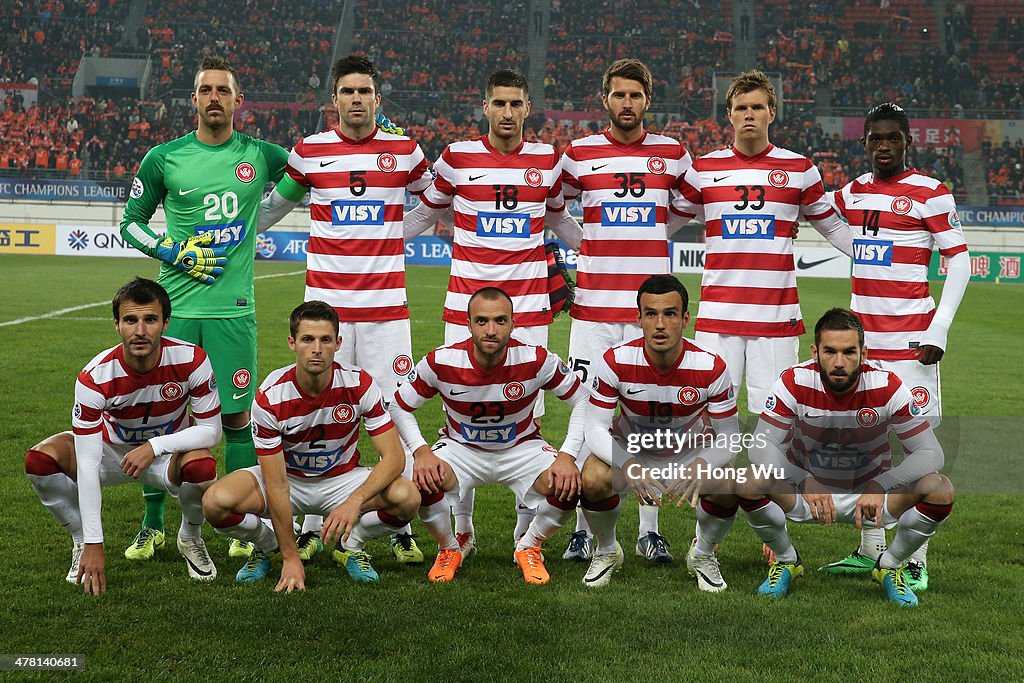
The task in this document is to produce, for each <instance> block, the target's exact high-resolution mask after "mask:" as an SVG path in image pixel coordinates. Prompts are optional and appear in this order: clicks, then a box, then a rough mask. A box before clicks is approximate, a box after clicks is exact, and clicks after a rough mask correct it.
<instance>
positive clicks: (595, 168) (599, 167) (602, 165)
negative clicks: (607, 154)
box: [590, 164, 608, 171]
mask: <svg viewBox="0 0 1024 683" xmlns="http://www.w3.org/2000/svg"><path fill="white" fill-rule="evenodd" d="M607 165H608V164H601V165H600V166H591V167H590V170H591V171H596V170H598V169H601V168H604V167H605V166H607Z"/></svg>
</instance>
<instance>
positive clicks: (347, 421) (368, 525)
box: [203, 301, 420, 593]
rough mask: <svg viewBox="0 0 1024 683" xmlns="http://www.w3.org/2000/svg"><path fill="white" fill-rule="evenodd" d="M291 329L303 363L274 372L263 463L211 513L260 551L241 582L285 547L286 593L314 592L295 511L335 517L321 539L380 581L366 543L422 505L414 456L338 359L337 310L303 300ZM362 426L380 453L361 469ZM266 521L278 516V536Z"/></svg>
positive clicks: (220, 526) (356, 576) (223, 489)
mask: <svg viewBox="0 0 1024 683" xmlns="http://www.w3.org/2000/svg"><path fill="white" fill-rule="evenodd" d="M289 329H290V332H291V334H290V336H289V337H288V346H289V347H290V348H291V350H292V351H294V352H295V363H294V364H293V365H289V366H287V367H284V368H280V369H278V370H275V371H274V372H271V373H270V374H269V375H268V376H267V378H266V379H265V380H264V381H263V384H262V385H261V386H260V388H259V391H258V392H257V393H256V400H255V402H254V404H253V409H252V429H253V438H254V440H255V443H256V454H257V455H258V456H259V464H258V465H257V466H255V467H249V468H247V469H242V470H238V471H236V472H232V473H231V474H229V475H227V476H226V477H224V478H223V479H222V480H220V481H219V482H217V484H215V485H214V486H212V487H210V490H209V491H207V492H206V495H205V496H204V497H203V509H204V510H205V512H206V516H207V519H209V520H210V524H211V525H213V526H214V527H215V528H216V529H217V531H218V532H219V533H222V534H224V535H226V536H230V537H232V538H236V539H238V540H240V541H247V542H252V543H254V544H255V545H256V550H254V551H253V554H252V555H251V556H250V557H249V561H248V562H247V563H246V564H245V566H243V567H242V568H241V569H240V570H239V571H238V573H237V575H236V576H235V580H236V581H239V582H242V583H251V582H254V581H259V580H261V579H263V578H265V577H266V576H267V574H268V573H270V564H271V563H270V554H271V553H276V552H278V551H280V555H281V563H282V567H281V578H280V580H279V581H278V583H277V590H278V591H281V590H285V591H287V592H289V593H290V592H291V591H292V590H302V589H304V588H305V576H306V575H305V570H304V569H303V567H302V561H301V560H300V559H299V550H298V547H297V546H296V542H295V532H294V529H293V528H292V515H300V514H311V515H324V516H325V517H326V519H325V520H324V525H323V529H322V530H321V532H320V537H321V538H322V539H323V541H324V542H325V543H329V544H333V543H335V542H337V544H338V546H339V550H340V551H341V552H340V553H339V555H340V558H339V563H340V564H342V565H343V566H344V567H345V569H346V570H347V571H348V574H349V576H350V577H351V578H352V580H353V581H357V582H371V581H376V580H377V579H378V578H379V577H378V576H377V572H376V571H374V569H373V567H372V566H371V564H370V556H369V554H368V553H366V551H365V550H364V549H363V548H364V546H365V545H366V541H367V540H369V539H371V538H377V537H380V536H386V535H388V534H390V533H393V532H394V531H395V529H401V528H402V527H403V526H405V525H406V524H407V523H408V522H409V520H411V519H412V517H413V515H415V514H416V509H417V508H418V507H419V504H420V497H419V494H418V493H417V491H416V487H415V486H413V485H412V482H410V481H409V480H408V479H403V478H402V477H401V476H400V475H401V474H402V469H403V468H404V467H405V455H404V454H403V451H402V444H401V443H400V442H399V440H398V431H397V430H396V429H395V426H394V424H393V423H392V422H391V418H390V417H388V411H387V409H386V408H385V407H384V397H383V396H382V395H381V391H380V389H379V388H378V387H377V384H376V383H375V382H374V381H373V379H372V378H371V377H370V375H369V374H368V373H367V372H366V371H364V370H360V369H359V368H354V367H348V366H344V365H341V364H340V363H338V362H336V361H335V360H334V354H335V352H336V351H337V350H338V347H339V345H340V344H341V343H342V340H341V337H339V336H338V314H337V313H336V312H335V310H334V309H333V308H332V307H331V306H330V305H328V304H326V303H324V302H323V301H307V302H305V303H303V304H300V305H299V306H298V307H296V308H295V310H293V311H292V314H291V321H290V328H289ZM361 422H362V423H364V424H365V425H366V431H367V432H368V433H369V434H370V440H371V441H372V442H373V447H374V448H375V449H376V450H377V452H378V453H380V462H379V463H378V464H377V465H376V466H375V467H373V468H370V467H360V466H359V450H358V449H357V448H356V447H357V445H358V443H359V425H360V423H361ZM260 517H269V518H270V521H271V522H272V523H273V526H274V529H273V531H272V530H270V529H269V528H268V527H267V526H266V525H265V524H263V523H262V522H261V521H260Z"/></svg>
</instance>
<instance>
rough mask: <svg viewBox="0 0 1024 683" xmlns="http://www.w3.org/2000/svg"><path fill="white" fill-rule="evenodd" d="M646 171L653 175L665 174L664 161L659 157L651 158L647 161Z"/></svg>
mask: <svg viewBox="0 0 1024 683" xmlns="http://www.w3.org/2000/svg"><path fill="white" fill-rule="evenodd" d="M647 170H648V171H650V172H651V173H654V174H655V175H661V174H662V173H664V172H665V160H664V159H662V158H661V157H651V158H650V159H648V160H647Z"/></svg>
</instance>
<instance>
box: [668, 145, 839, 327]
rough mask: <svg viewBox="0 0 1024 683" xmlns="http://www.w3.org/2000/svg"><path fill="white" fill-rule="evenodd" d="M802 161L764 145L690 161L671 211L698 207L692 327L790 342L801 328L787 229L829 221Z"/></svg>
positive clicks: (817, 183) (812, 173)
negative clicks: (699, 240)
mask: <svg viewBox="0 0 1024 683" xmlns="http://www.w3.org/2000/svg"><path fill="white" fill-rule="evenodd" d="M824 195H825V190H824V187H823V186H822V184H821V175H820V174H819V173H818V169H817V168H816V167H815V166H814V164H813V163H811V161H810V160H809V159H807V158H806V157H804V156H801V155H799V154H797V153H795V152H791V151H789V150H787V149H782V148H780V147H775V146H773V145H769V146H768V148H767V149H766V150H764V151H763V152H761V153H760V154H758V155H756V156H752V157H748V156H745V155H743V154H741V153H740V152H739V151H737V150H736V148H735V147H729V148H727V149H722V150H718V151H715V152H711V153H710V154H705V155H704V156H702V157H700V158H699V159H697V160H696V161H695V162H694V163H693V166H692V167H691V168H690V170H689V171H688V172H687V173H686V176H685V178H684V181H683V183H681V185H680V196H679V197H678V198H677V201H676V202H675V204H674V205H675V206H676V207H677V208H678V209H679V210H680V211H681V212H688V213H693V212H694V209H693V206H694V205H698V206H699V205H701V204H702V205H703V207H704V217H705V222H706V226H707V244H706V254H705V258H704V275H703V278H702V280H701V292H700V306H699V308H698V310H697V323H696V325H695V326H694V329H696V330H699V331H702V332H715V333H718V334H730V335H740V336H744V337H795V336H797V335H800V334H803V332H804V323H803V318H802V317H801V314H800V302H799V299H798V297H797V289H796V268H795V265H794V263H793V228H794V227H795V226H796V224H797V221H798V220H799V218H800V216H801V215H803V216H804V217H805V218H807V219H808V220H809V221H811V222H815V221H819V220H825V219H828V218H830V217H831V218H832V219H833V220H838V219H836V218H835V211H834V210H833V209H832V206H831V205H830V204H829V202H828V200H827V199H826V198H825V196H824Z"/></svg>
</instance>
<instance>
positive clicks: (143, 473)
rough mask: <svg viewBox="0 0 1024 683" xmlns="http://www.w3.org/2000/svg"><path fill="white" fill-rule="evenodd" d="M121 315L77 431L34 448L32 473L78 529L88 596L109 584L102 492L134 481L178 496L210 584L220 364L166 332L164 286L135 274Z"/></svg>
mask: <svg viewBox="0 0 1024 683" xmlns="http://www.w3.org/2000/svg"><path fill="white" fill-rule="evenodd" d="M113 313H114V326H115V329H116V330H117V333H118V336H120V337H121V343H120V344H119V345H118V346H115V347H113V348H110V349H107V350H106V351H103V352H102V353H100V354H98V355H97V356H96V357H95V358H93V359H92V360H91V361H90V362H89V364H88V365H86V366H85V369H84V370H82V372H81V373H79V375H78V381H77V382H76V383H75V409H74V412H73V414H72V427H73V432H62V433H60V434H56V435H54V436H51V437H50V438H48V439H46V440H45V441H43V442H42V443H40V444H38V445H36V446H35V447H33V448H32V449H31V450H29V452H28V454H27V455H26V456H25V471H26V472H27V473H28V478H29V481H31V482H32V488H33V489H35V492H36V495H37V496H39V500H40V501H41V502H42V504H43V506H44V507H46V509H47V510H49V511H50V513H51V514H52V515H53V516H54V517H55V518H56V519H57V521H58V522H60V524H61V526H63V527H64V528H65V529H67V530H68V531H69V532H70V533H71V538H72V540H73V542H74V548H73V550H72V552H71V568H70V569H69V570H68V574H67V580H68V582H70V583H82V584H83V586H84V589H85V592H86V593H92V594H93V595H99V594H100V593H102V592H103V591H105V590H106V589H107V579H106V570H105V558H104V552H103V522H102V519H101V507H102V505H101V503H102V493H101V491H100V489H101V488H102V487H104V486H115V485H117V484H127V483H131V482H139V483H142V484H144V485H149V486H151V487H154V488H158V489H159V490H161V491H170V492H171V494H172V495H174V496H176V497H177V498H178V501H179V502H180V503H181V513H182V522H181V527H180V528H179V529H178V551H179V552H180V553H181V554H182V555H183V556H184V557H185V563H186V564H187V565H188V573H189V576H191V577H192V578H194V579H198V580H200V581H212V580H213V579H214V578H216V576H217V568H216V567H215V566H214V564H213V560H211V559H210V555H209V553H208V552H207V551H206V545H205V544H204V543H203V537H202V535H201V530H202V525H203V508H202V500H203V491H205V490H206V488H207V487H208V486H209V485H210V484H211V483H213V481H214V479H216V478H217V463H216V462H215V461H214V459H213V455H212V454H211V453H210V449H211V448H213V447H214V446H216V445H217V444H218V443H219V442H220V436H221V434H220V433H221V422H220V401H219V400H218V398H217V391H216V386H217V384H216V382H215V381H214V378H213V369H212V368H211V366H210V361H209V360H208V359H207V357H206V353H204V352H203V350H202V349H201V348H199V347H197V346H193V345H192V344H189V343H187V342H182V341H178V340H177V339H169V338H167V337H165V336H163V335H164V333H165V332H166V331H167V324H168V321H169V320H170V317H171V301H170V298H169V297H168V296H167V292H166V291H164V288H163V287H161V286H160V285H158V284H157V283H155V282H153V281H151V280H144V279H142V278H136V279H135V280H132V281H131V282H129V283H127V284H126V285H124V286H123V287H121V289H119V290H118V292H117V294H116V295H115V296H114V300H113ZM190 408H191V411H192V412H191V415H190V414H189V409H190Z"/></svg>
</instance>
